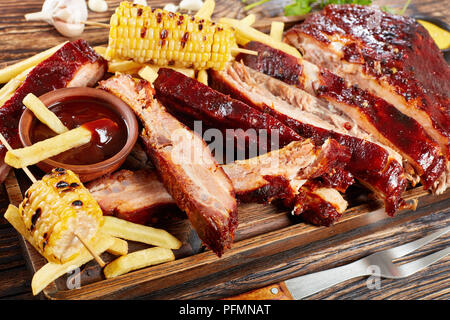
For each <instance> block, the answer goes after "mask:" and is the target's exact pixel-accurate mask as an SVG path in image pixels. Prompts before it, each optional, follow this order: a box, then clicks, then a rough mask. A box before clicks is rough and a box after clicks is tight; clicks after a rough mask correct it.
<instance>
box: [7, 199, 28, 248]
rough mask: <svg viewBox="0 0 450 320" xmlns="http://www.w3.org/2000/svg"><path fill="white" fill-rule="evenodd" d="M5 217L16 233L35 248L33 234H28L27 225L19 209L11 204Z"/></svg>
mask: <svg viewBox="0 0 450 320" xmlns="http://www.w3.org/2000/svg"><path fill="white" fill-rule="evenodd" d="M4 217H5V219H6V220H7V221H8V222H9V223H10V224H11V225H12V226H13V228H14V229H16V231H17V232H18V233H20V234H21V236H22V237H24V238H25V240H27V241H28V242H29V243H30V244H31V245H33V246H34V243H35V241H33V239H32V238H31V234H30V233H29V232H28V230H27V228H26V226H25V223H24V222H23V219H22V217H21V216H20V213H19V208H17V207H16V206H14V205H12V204H10V205H9V206H8V209H7V210H6V212H5V215H4Z"/></svg>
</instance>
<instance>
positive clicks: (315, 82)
mask: <svg viewBox="0 0 450 320" xmlns="http://www.w3.org/2000/svg"><path fill="white" fill-rule="evenodd" d="M248 48H252V50H258V51H259V52H264V54H261V56H259V55H258V57H255V56H245V57H243V61H244V63H245V64H246V65H248V66H250V67H251V68H253V67H258V66H261V65H262V64H261V63H260V62H258V60H260V59H263V60H270V58H271V57H272V56H274V55H276V56H281V57H284V56H288V55H287V54H286V53H284V52H281V51H279V50H276V49H273V48H270V47H268V46H266V45H263V44H259V43H250V44H249V45H248ZM296 60H297V61H294V60H293V59H292V57H290V56H288V58H287V59H283V58H280V57H279V58H278V60H277V61H278V62H279V63H280V66H279V67H280V68H281V63H282V62H283V61H285V63H286V65H285V66H284V68H286V69H288V70H289V69H290V68H292V65H295V64H301V65H302V76H301V77H300V80H299V83H298V84H297V85H296V86H297V87H299V88H301V89H303V90H305V91H307V92H308V93H310V94H314V95H316V96H317V97H319V98H321V99H323V100H325V101H327V102H328V103H329V104H331V105H332V106H333V107H334V109H337V110H338V111H339V112H340V113H341V114H345V115H347V117H348V118H351V119H353V120H354V121H355V122H356V123H357V124H358V125H359V126H360V127H361V128H363V129H364V130H365V131H366V132H368V133H369V134H370V135H371V136H372V137H373V139H376V140H377V141H379V142H380V143H382V144H384V145H388V146H390V147H391V148H393V149H395V150H396V151H397V152H398V153H400V154H401V156H402V157H403V158H404V160H405V161H407V165H406V168H407V169H408V171H410V169H412V168H414V171H415V173H416V174H417V175H418V176H420V179H421V181H422V183H423V184H424V186H425V187H426V188H431V189H432V190H434V191H436V193H441V192H443V191H444V190H445V189H446V188H447V182H446V181H447V179H448V170H446V165H447V163H446V159H445V157H443V156H442V153H441V150H440V148H439V146H438V144H437V143H436V142H434V140H432V139H431V137H430V136H429V135H428V134H427V133H426V131H425V130H424V128H423V127H422V126H421V125H420V124H419V123H418V122H417V121H415V120H414V119H412V118H410V117H408V116H405V115H404V114H402V113H401V112H400V111H398V110H397V109H396V108H394V107H393V106H392V105H391V104H389V103H388V102H386V101H384V100H383V99H381V98H378V97H376V96H375V95H373V94H371V93H369V92H368V91H366V90H363V89H360V88H358V87H356V86H350V85H348V84H347V83H346V82H345V81H344V79H343V78H341V77H338V76H336V75H334V74H332V73H331V72H330V71H328V70H327V69H325V68H319V67H317V66H316V65H314V64H312V63H310V62H308V61H305V60H300V59H296ZM268 63H270V62H269V61H267V63H266V64H268ZM260 71H262V72H264V73H265V72H267V73H269V75H270V72H269V71H270V70H268V69H267V68H266V69H263V70H260ZM275 76H277V75H276V74H275ZM278 78H280V80H282V81H283V79H282V78H281V77H280V76H278ZM447 168H448V167H447Z"/></svg>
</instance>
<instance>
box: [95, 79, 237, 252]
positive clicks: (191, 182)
mask: <svg viewBox="0 0 450 320" xmlns="http://www.w3.org/2000/svg"><path fill="white" fill-rule="evenodd" d="M99 87H100V88H101V89H104V90H107V91H109V92H111V93H113V94H115V95H116V96H118V97H119V98H121V99H122V100H123V101H125V102H126V103H127V104H128V105H129V106H130V107H131V108H132V109H133V110H134V111H135V113H136V115H137V116H138V117H139V119H140V120H141V123H142V124H143V126H144V130H143V132H142V134H141V138H142V140H143V142H144V144H145V146H146V149H147V152H148V155H149V157H150V159H151V160H152V162H153V164H154V165H155V167H156V169H157V171H158V173H159V176H160V178H161V180H162V182H163V184H164V186H165V187H166V189H167V191H168V192H169V193H170V195H171V196H172V197H173V198H174V199H175V201H176V203H177V205H178V207H179V208H180V209H181V210H183V211H185V212H186V214H187V216H188V218H189V220H190V222H191V223H192V225H193V227H194V228H195V230H196V231H197V233H198V235H199V237H200V239H202V241H203V242H204V243H205V244H206V245H207V246H208V247H209V248H210V249H211V250H213V251H214V252H215V253H216V254H217V255H218V256H221V255H222V254H223V252H224V250H225V249H226V248H228V247H230V246H231V243H232V241H233V236H234V231H235V229H236V227H237V224H238V222H237V203H236V199H235V194H234V189H233V186H232V184H231V181H230V179H229V178H228V177H227V176H226V174H225V173H224V172H223V170H222V169H221V168H220V167H219V166H218V164H217V162H216V161H215V159H214V158H213V156H212V155H211V153H210V151H209V149H208V147H207V146H206V144H205V142H204V141H203V140H202V139H201V137H200V136H198V135H197V134H195V133H194V132H192V131H191V130H189V129H188V128H187V127H185V126H184V125H183V124H182V123H180V122H179V121H178V120H176V119H175V118H174V117H173V116H172V115H170V114H169V113H168V112H167V111H166V109H165V108H164V107H163V106H162V105H161V104H160V103H159V102H158V101H157V100H156V99H155V98H154V90H153V88H152V87H151V85H150V84H149V83H148V82H147V81H144V80H142V81H139V82H135V81H134V80H133V79H132V77H131V76H128V75H121V76H115V77H112V78H109V79H108V80H105V81H102V82H101V83H100V85H99Z"/></svg>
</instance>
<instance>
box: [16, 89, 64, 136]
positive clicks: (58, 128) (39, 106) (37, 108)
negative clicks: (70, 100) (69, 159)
mask: <svg viewBox="0 0 450 320" xmlns="http://www.w3.org/2000/svg"><path fill="white" fill-rule="evenodd" d="M22 102H23V104H24V105H25V107H27V108H28V109H30V110H31V111H32V112H33V113H34V115H35V116H36V118H38V119H39V121H41V122H42V123H43V124H45V125H46V126H47V127H49V128H50V129H52V130H53V132H56V133H57V134H61V133H64V132H67V131H69V129H68V128H67V127H66V126H65V125H64V124H63V123H62V122H61V120H59V118H58V117H57V116H56V114H54V113H53V112H51V111H50V110H49V109H48V108H47V106H46V105H45V104H44V103H43V102H42V101H41V100H39V98H38V97H36V96H35V95H34V94H32V93H29V94H27V95H26V96H25V98H24V99H23V101H22Z"/></svg>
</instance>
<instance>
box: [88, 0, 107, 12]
mask: <svg viewBox="0 0 450 320" xmlns="http://www.w3.org/2000/svg"><path fill="white" fill-rule="evenodd" d="M88 7H89V9H91V10H92V11H95V12H105V11H107V10H108V4H107V3H106V1H105V0H89V1H88Z"/></svg>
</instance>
